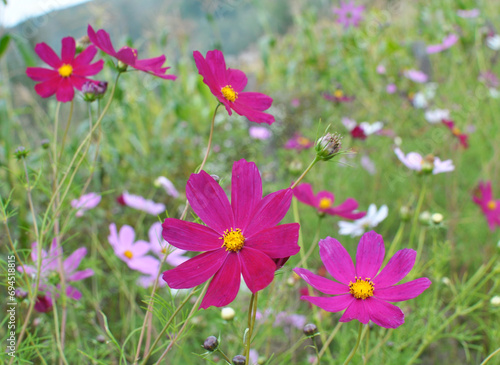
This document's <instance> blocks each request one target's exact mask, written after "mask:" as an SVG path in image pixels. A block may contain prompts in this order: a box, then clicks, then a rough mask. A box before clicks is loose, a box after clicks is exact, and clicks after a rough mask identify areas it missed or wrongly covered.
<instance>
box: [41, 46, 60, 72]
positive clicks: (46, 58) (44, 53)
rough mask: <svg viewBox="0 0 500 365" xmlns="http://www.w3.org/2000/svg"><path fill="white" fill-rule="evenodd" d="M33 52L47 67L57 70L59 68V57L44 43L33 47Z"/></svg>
mask: <svg viewBox="0 0 500 365" xmlns="http://www.w3.org/2000/svg"><path fill="white" fill-rule="evenodd" d="M35 52H36V54H37V55H38V57H40V58H41V59H42V61H43V62H45V63H46V64H47V65H49V66H51V67H53V68H55V69H58V68H59V67H60V66H61V60H60V58H59V56H58V55H57V54H56V53H55V52H54V50H53V49H52V48H50V47H49V46H48V45H47V44H46V43H38V44H37V45H36V46H35Z"/></svg>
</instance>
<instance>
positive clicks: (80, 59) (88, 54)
mask: <svg viewBox="0 0 500 365" xmlns="http://www.w3.org/2000/svg"><path fill="white" fill-rule="evenodd" d="M96 54H97V48H96V47H95V46H93V45H90V46H88V47H87V48H85V49H84V50H83V51H82V52H81V53H80V54H79V55H78V56H76V57H75V59H74V60H73V69H75V68H78V67H79V66H85V65H88V64H89V63H90V62H91V61H92V59H93V58H94V57H95V55H96Z"/></svg>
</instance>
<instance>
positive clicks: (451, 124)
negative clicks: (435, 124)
mask: <svg viewBox="0 0 500 365" xmlns="http://www.w3.org/2000/svg"><path fill="white" fill-rule="evenodd" d="M442 123H443V124H444V125H445V126H447V127H448V128H449V129H450V131H451V133H453V135H454V136H455V137H457V138H458V140H459V141H460V144H461V145H462V146H463V147H464V148H468V147H469V144H468V143H467V140H468V138H469V136H468V135H467V134H465V133H463V132H462V131H461V130H460V128H458V127H455V122H453V121H452V120H448V119H443V120H442Z"/></svg>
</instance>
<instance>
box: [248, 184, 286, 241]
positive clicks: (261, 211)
mask: <svg viewBox="0 0 500 365" xmlns="http://www.w3.org/2000/svg"><path fill="white" fill-rule="evenodd" d="M292 195H293V193H292V190H291V189H283V190H278V191H276V192H274V193H271V194H268V195H266V196H265V197H264V199H262V200H261V201H260V203H259V204H258V205H257V206H256V207H255V209H254V211H253V213H252V215H253V219H252V220H251V221H250V222H249V224H248V226H247V227H246V228H245V229H242V231H243V235H244V236H245V237H247V238H250V237H252V236H253V235H254V234H255V233H258V232H260V231H263V230H265V229H267V228H270V227H274V226H275V225H277V224H278V223H279V222H280V221H281V220H282V219H283V218H284V217H285V215H286V213H287V212H288V209H289V208H290V203H291V201H292Z"/></svg>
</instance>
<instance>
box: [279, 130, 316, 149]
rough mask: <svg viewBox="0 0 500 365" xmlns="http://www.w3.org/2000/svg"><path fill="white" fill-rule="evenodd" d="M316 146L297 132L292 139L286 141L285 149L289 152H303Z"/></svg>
mask: <svg viewBox="0 0 500 365" xmlns="http://www.w3.org/2000/svg"><path fill="white" fill-rule="evenodd" d="M312 146H314V143H313V141H311V140H310V139H309V138H307V137H304V136H303V135H302V134H301V133H299V132H295V134H294V135H293V137H292V138H290V139H289V140H288V141H286V143H285V145H284V148H285V149H287V150H297V151H302V150H306V149H308V148H311V147H312Z"/></svg>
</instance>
